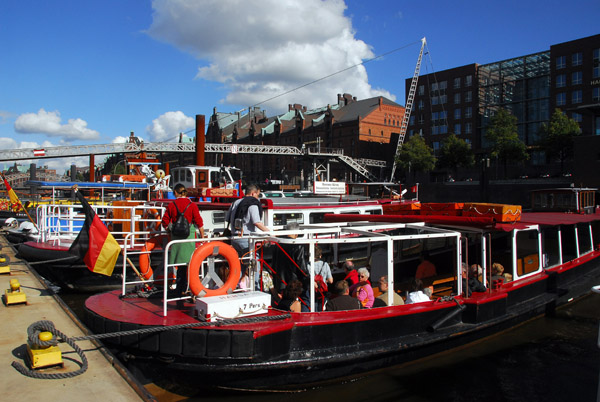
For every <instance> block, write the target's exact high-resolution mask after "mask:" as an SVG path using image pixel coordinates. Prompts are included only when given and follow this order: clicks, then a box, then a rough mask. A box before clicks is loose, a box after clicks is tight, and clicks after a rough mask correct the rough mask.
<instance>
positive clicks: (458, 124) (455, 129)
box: [454, 123, 461, 135]
mask: <svg viewBox="0 0 600 402" xmlns="http://www.w3.org/2000/svg"><path fill="white" fill-rule="evenodd" d="M460 128H461V127H460V123H456V124H455V125H454V134H456V135H460Z"/></svg>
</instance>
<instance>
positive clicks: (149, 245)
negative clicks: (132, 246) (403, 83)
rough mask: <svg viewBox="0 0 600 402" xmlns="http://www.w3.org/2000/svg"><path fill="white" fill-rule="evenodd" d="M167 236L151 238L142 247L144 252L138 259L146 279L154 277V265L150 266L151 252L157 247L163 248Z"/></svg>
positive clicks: (141, 272)
mask: <svg viewBox="0 0 600 402" xmlns="http://www.w3.org/2000/svg"><path fill="white" fill-rule="evenodd" d="M165 238H166V236H157V237H153V238H151V239H149V240H148V241H147V242H146V244H144V246H143V247H142V249H141V252H142V254H140V257H139V259H138V261H139V265H140V274H142V277H143V278H144V279H150V278H152V274H153V272H152V267H151V266H150V253H149V252H151V251H152V250H154V249H155V248H158V249H161V248H162V243H163V240H164V239H165Z"/></svg>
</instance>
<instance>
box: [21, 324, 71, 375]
mask: <svg viewBox="0 0 600 402" xmlns="http://www.w3.org/2000/svg"><path fill="white" fill-rule="evenodd" d="M52 336H53V335H52V332H48V331H45V332H40V334H39V335H38V338H39V340H40V341H43V342H47V341H50V340H52ZM27 353H28V356H29V363H30V365H31V368H32V369H39V368H44V367H50V366H63V365H64V364H63V360H62V353H61V351H60V349H59V347H58V346H40V345H35V344H32V343H31V342H27Z"/></svg>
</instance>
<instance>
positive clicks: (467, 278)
mask: <svg viewBox="0 0 600 402" xmlns="http://www.w3.org/2000/svg"><path fill="white" fill-rule="evenodd" d="M478 274H479V265H477V264H473V265H471V268H470V269H467V264H465V263H464V262H463V264H462V285H463V291H464V292H465V294H466V295H467V297H470V296H471V293H472V292H485V291H486V290H487V289H486V287H485V286H484V285H483V283H481V282H480V281H479V279H478V278H477V276H478Z"/></svg>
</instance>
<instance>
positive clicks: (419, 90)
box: [417, 85, 425, 96]
mask: <svg viewBox="0 0 600 402" xmlns="http://www.w3.org/2000/svg"><path fill="white" fill-rule="evenodd" d="M417 94H418V95H421V96H423V95H425V85H419V89H417Z"/></svg>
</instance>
